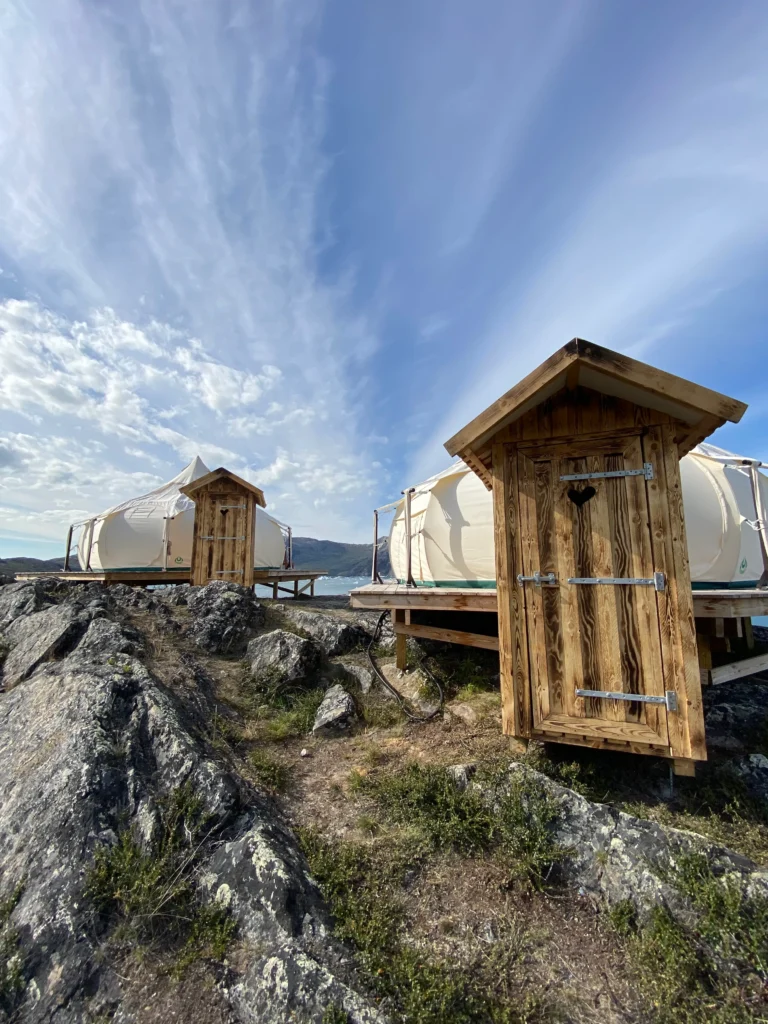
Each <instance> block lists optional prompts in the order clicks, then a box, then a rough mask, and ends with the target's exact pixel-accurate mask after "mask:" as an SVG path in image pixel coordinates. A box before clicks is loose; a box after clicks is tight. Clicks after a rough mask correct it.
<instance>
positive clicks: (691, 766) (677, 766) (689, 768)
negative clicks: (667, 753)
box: [672, 757, 696, 779]
mask: <svg viewBox="0 0 768 1024" xmlns="http://www.w3.org/2000/svg"><path fill="white" fill-rule="evenodd" d="M672 771H673V772H674V773H675V775H686V776H688V778H691V779H692V778H695V776H696V762H695V761H691V760H689V759H688V758H687V757H675V758H673V760H672Z"/></svg>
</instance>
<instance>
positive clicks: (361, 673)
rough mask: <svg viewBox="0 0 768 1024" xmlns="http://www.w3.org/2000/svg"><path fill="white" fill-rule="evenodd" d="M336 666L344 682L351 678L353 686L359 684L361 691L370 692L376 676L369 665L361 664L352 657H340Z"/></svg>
mask: <svg viewBox="0 0 768 1024" xmlns="http://www.w3.org/2000/svg"><path fill="white" fill-rule="evenodd" d="M334 668H335V670H336V672H337V674H338V677H339V678H341V680H342V682H343V681H345V680H349V683H350V684H351V685H352V686H358V687H359V688H360V692H361V693H370V692H371V687H372V686H373V684H374V682H375V679H376V677H375V676H374V674H373V669H372V668H370V666H368V665H361V664H360V663H359V662H357V661H354V660H353V659H352V658H349V657H345V658H339V659H338V661H335V662H334Z"/></svg>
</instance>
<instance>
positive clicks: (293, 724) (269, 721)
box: [244, 669, 324, 742]
mask: <svg viewBox="0 0 768 1024" xmlns="http://www.w3.org/2000/svg"><path fill="white" fill-rule="evenodd" d="M323 696H324V692H323V690H322V689H320V688H316V689H315V688H313V689H306V688H305V687H303V686H297V685H294V684H290V683H287V682H286V681H285V679H284V678H283V676H282V675H281V673H280V672H279V671H277V670H274V669H272V670H270V671H269V672H265V673H262V674H261V675H260V676H259V677H258V678H251V679H249V680H247V682H246V684H245V686H244V698H245V704H246V707H247V710H248V713H249V714H250V715H251V716H252V717H253V718H256V719H257V720H259V721H261V722H262V723H263V726H262V733H263V735H264V737H265V738H266V739H270V740H273V741H275V742H279V741H281V740H287V739H293V738H294V737H297V736H305V735H306V734H307V733H308V732H309V730H310V729H311V728H312V725H313V724H314V721H315V715H316V714H317V709H318V708H319V707H320V704H321V703H322V700H323Z"/></svg>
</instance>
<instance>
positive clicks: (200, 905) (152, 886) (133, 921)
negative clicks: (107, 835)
mask: <svg viewBox="0 0 768 1024" xmlns="http://www.w3.org/2000/svg"><path fill="white" fill-rule="evenodd" d="M210 833H211V827H210V823H209V819H208V817H207V815H206V814H205V813H204V811H203V807H202V802H201V800H200V799H199V798H198V797H196V796H195V795H194V794H193V793H192V790H191V787H189V786H185V787H182V788H180V789H178V790H176V792H175V793H174V794H173V795H172V796H170V797H169V798H168V799H167V800H165V801H164V802H163V804H162V806H161V812H160V815H159V824H158V827H157V829H156V834H155V836H154V837H153V840H152V842H151V843H150V845H149V846H148V847H146V848H145V847H144V846H143V845H142V844H141V843H140V842H139V841H138V839H137V837H136V836H135V834H134V833H133V831H132V830H131V829H128V828H126V829H123V830H122V831H121V832H120V834H119V835H118V839H117V842H116V843H115V844H114V846H109V847H101V848H99V849H98V850H97V851H96V856H95V858H94V864H93V867H92V868H91V871H90V873H89V875H88V879H87V882H86V887H85V896H86V899H88V900H89V901H90V903H91V905H92V906H93V908H94V910H95V911H96V912H97V913H98V914H99V915H100V916H101V917H102V918H103V919H104V920H106V921H108V922H109V923H111V924H113V925H115V930H114V932H113V936H114V938H115V939H116V940H117V941H121V942H122V943H124V944H126V945H130V946H137V947H139V948H140V949H141V948H143V949H152V950H155V951H162V952H165V951H168V952H171V953H172V954H173V955H174V963H173V965H172V971H173V972H174V973H176V974H179V973H182V972H183V971H184V970H185V969H186V968H187V967H188V966H189V965H190V964H191V963H193V962H195V961H197V960H200V959H203V958H210V959H215V960H220V959H222V958H223V956H224V954H225V952H226V949H227V946H228V945H229V943H230V942H231V940H232V938H233V935H234V931H235V923H234V921H233V920H232V918H231V917H230V915H229V912H228V911H227V910H226V909H225V908H224V907H221V906H220V905H218V904H216V903H204V902H202V900H201V899H200V897H199V893H198V892H197V888H196V885H195V870H196V867H197V861H198V854H199V851H200V848H201V846H202V844H203V843H204V842H205V840H206V839H207V838H208V836H209V835H210Z"/></svg>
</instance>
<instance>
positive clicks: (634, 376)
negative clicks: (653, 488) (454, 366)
mask: <svg viewBox="0 0 768 1024" xmlns="http://www.w3.org/2000/svg"><path fill="white" fill-rule="evenodd" d="M566 384H567V386H568V387H570V388H573V387H576V386H577V385H581V386H583V387H586V388H590V389H592V390H593V391H598V392H600V393H601V394H605V395H613V396H614V397H616V398H622V399H625V400H626V401H629V402H634V403H635V405H640V406H644V407H646V408H650V409H655V410H657V411H658V412H663V413H667V414H668V415H670V416H673V417H674V418H675V419H677V420H679V421H680V422H681V423H683V424H685V425H686V427H687V429H684V430H683V435H684V436H681V438H680V443H679V448H680V454H681V455H683V454H685V452H686V451H689V450H690V449H691V448H692V447H693V446H694V445H695V444H697V443H698V442H699V441H702V440H703V439H704V438H705V437H707V436H708V435H709V434H711V433H712V431H713V430H716V429H717V427H720V426H722V425H723V423H725V422H726V421H727V420H730V421H731V422H732V423H737V422H738V421H739V420H740V419H741V417H742V416H743V415H744V413H745V411H746V408H747V407H746V405H745V404H744V403H743V402H738V401H736V399H735V398H728V396H727V395H721V394H720V393H719V392H717V391H710V389H709V388H705V387H702V386H701V385H700V384H694V383H693V382H692V381H689V380H685V379H684V378H683V377H676V376H675V375H674V374H672V373H666V372H665V371H664V370H658V369H657V368H656V367H655V366H649V365H648V364H647V363H641V362H639V361H638V360H637V359H630V357H629V356H624V355H621V354H620V353H619V352H613V351H611V349H608V348H602V347H601V346H600V345H595V344H593V343H592V342H590V341H584V340H583V339H581V338H574V339H573V341H569V342H568V344H567V345H564V346H563V347H562V348H561V349H559V350H558V351H557V352H555V353H554V355H551V356H550V357H549V359H547V360H546V362H543V363H542V364H541V366H539V367H537V368H536V369H535V370H533V371H532V372H531V373H529V374H528V376H527V377H524V378H523V380H521V381H520V382H519V383H518V384H515V386H514V387H513V388H510V390H509V391H507V393H506V394H504V395H502V396H501V398H499V399H497V400H496V401H495V402H494V403H493V404H492V405H489V406H488V408H487V409H485V410H484V411H483V412H481V413H480V415H479V416H476V417H475V418H474V419H473V420H472V421H471V422H469V423H468V424H467V425H466V426H465V427H462V429H461V430H460V431H459V432H458V433H457V434H454V436H453V437H452V438H451V439H450V440H449V441H446V442H445V448H446V449H447V451H448V454H449V455H458V454H461V455H462V457H463V458H465V459H466V458H467V455H466V453H470V456H471V453H472V452H477V451H478V450H479V449H481V448H483V446H484V445H486V443H487V442H488V440H489V439H490V438H491V437H492V436H493V435H494V434H495V433H496V432H497V431H499V430H501V429H502V428H503V427H505V426H507V424H509V423H512V422H513V421H514V420H516V419H519V418H520V417H521V416H522V415H524V414H525V413H526V412H528V411H529V410H530V409H533V408H535V407H536V406H537V405H540V404H541V403H542V402H543V401H544V400H545V399H547V398H549V397H550V396H551V395H554V394H555V393H556V392H558V391H560V390H561V389H562V388H563V387H565V386H566Z"/></svg>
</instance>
